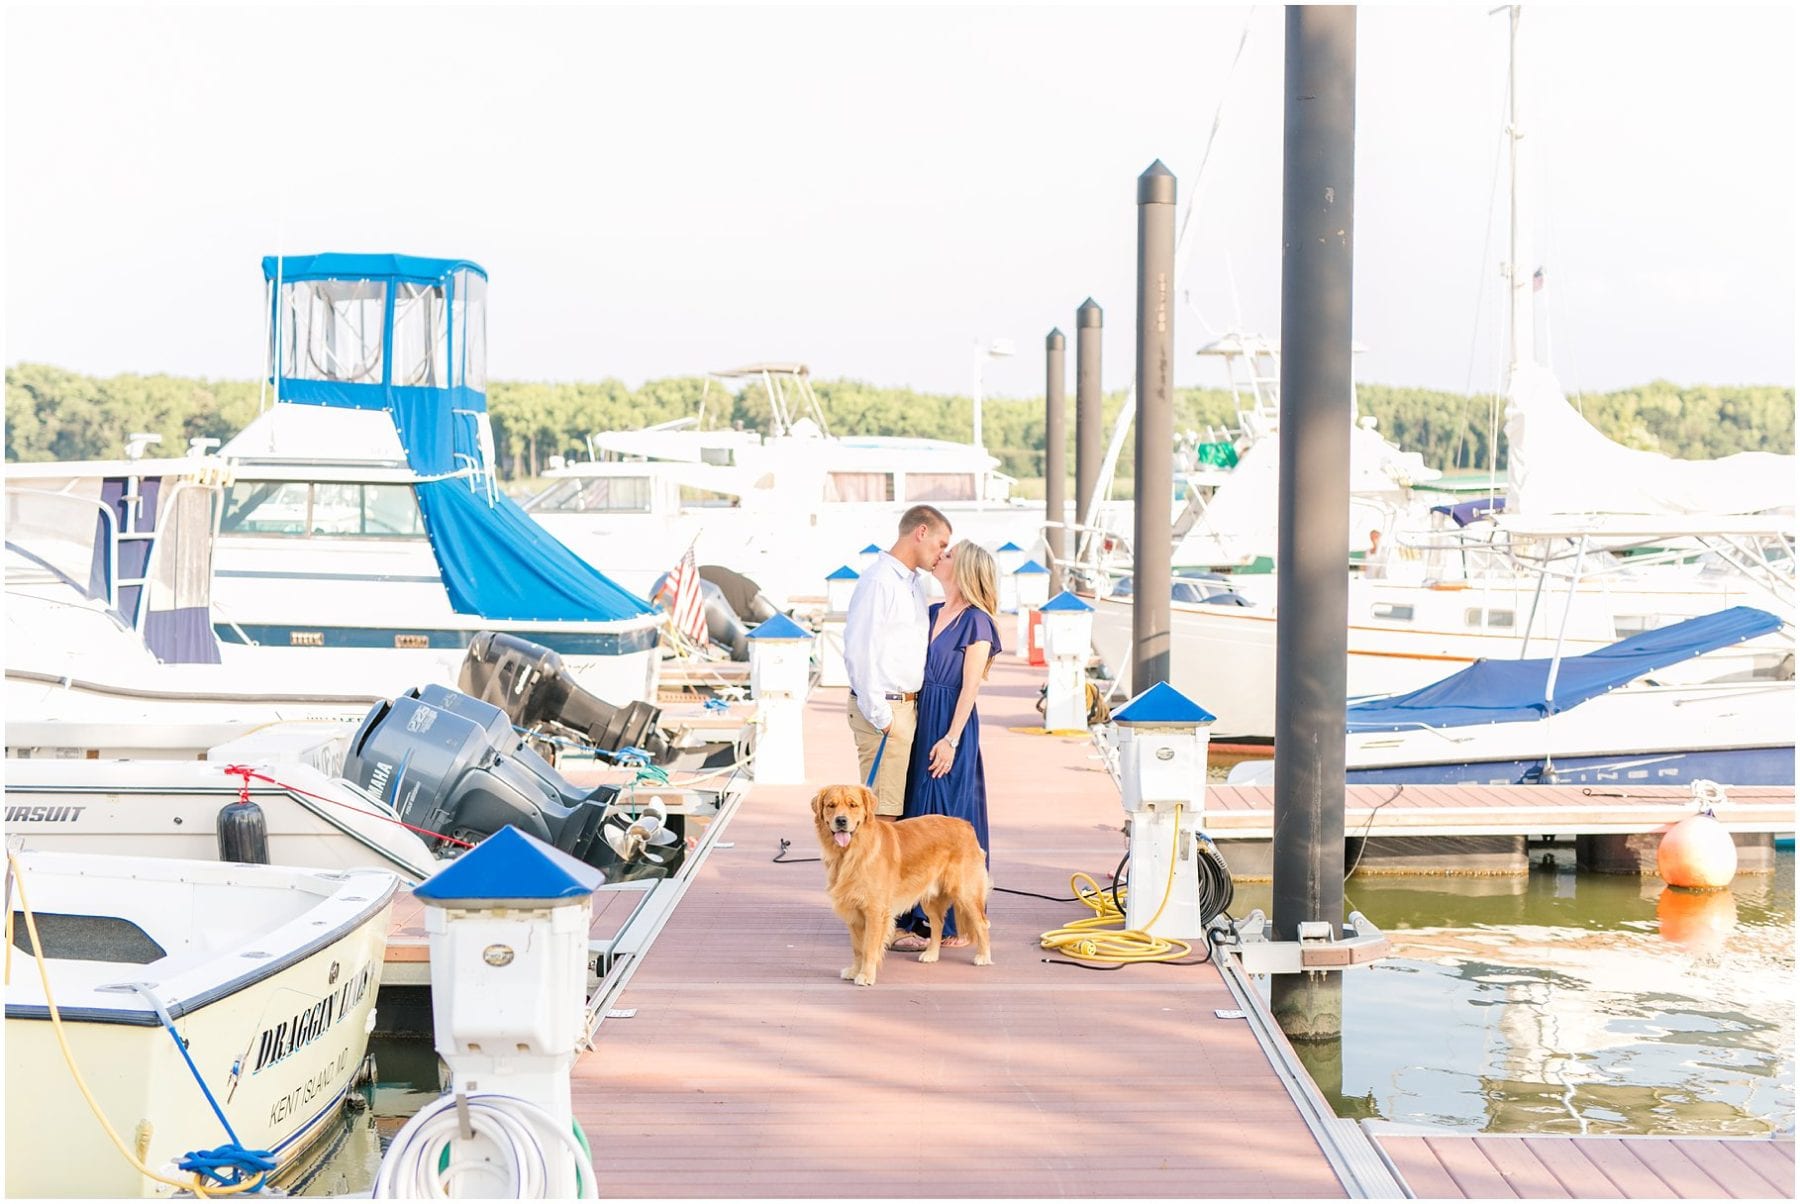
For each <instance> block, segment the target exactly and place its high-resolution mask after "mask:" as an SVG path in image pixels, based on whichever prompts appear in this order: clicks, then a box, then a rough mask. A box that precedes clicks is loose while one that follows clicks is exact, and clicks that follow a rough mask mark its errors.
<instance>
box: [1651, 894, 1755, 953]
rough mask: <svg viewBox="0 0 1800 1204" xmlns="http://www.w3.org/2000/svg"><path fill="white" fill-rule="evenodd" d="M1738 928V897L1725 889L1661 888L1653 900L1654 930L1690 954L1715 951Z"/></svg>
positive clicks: (1723, 944)
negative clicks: (1661, 890) (1702, 891)
mask: <svg viewBox="0 0 1800 1204" xmlns="http://www.w3.org/2000/svg"><path fill="white" fill-rule="evenodd" d="M1736 927H1737V900H1736V899H1735V898H1733V897H1732V894H1731V892H1730V891H1728V890H1715V891H1707V892H1705V893H1699V892H1696V891H1691V890H1677V889H1675V888H1674V887H1672V886H1665V887H1663V892H1662V894H1661V895H1660V896H1659V897H1658V898H1657V900H1656V929H1657V931H1658V932H1659V933H1660V934H1661V935H1662V938H1663V940H1665V941H1669V942H1670V943H1672V944H1676V945H1680V946H1681V947H1682V948H1684V949H1686V950H1687V951H1688V952H1690V953H1697V954H1707V953H1717V952H1718V951H1719V950H1721V949H1723V948H1724V947H1725V941H1726V938H1727V937H1729V936H1730V935H1731V930H1732V929H1733V928H1736Z"/></svg>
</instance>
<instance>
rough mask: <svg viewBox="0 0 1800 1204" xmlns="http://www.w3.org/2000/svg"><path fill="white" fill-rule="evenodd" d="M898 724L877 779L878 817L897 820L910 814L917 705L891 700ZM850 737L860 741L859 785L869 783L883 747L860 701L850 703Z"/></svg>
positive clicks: (877, 732)
mask: <svg viewBox="0 0 1800 1204" xmlns="http://www.w3.org/2000/svg"><path fill="white" fill-rule="evenodd" d="M888 706H889V707H891V708H892V709H893V712H894V723H893V726H892V727H891V728H890V729H889V731H888V742H887V750H886V751H885V752H883V753H882V754H881V772H880V773H879V774H878V775H877V776H876V778H875V813H876V814H877V815H888V816H897V815H899V814H901V813H902V812H903V811H905V810H906V767H907V764H908V763H909V762H910V761H911V760H912V745H913V727H914V726H915V725H916V724H917V722H918V717H919V711H918V706H919V704H918V703H917V702H904V701H902V700H900V699H898V698H894V699H889V700H888ZM849 715H850V734H851V735H853V736H855V737H856V760H857V764H859V765H860V766H862V776H861V777H859V778H858V779H857V781H859V782H867V781H868V780H869V770H871V769H873V768H874V767H875V750H876V749H878V748H880V747H881V731H880V730H879V729H878V728H876V726H875V725H874V724H872V723H870V722H869V721H868V719H867V718H866V717H865V716H864V715H863V713H862V708H861V707H859V706H857V705H856V699H854V698H852V699H850V700H849Z"/></svg>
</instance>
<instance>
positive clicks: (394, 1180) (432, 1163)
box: [372, 1094, 600, 1200]
mask: <svg viewBox="0 0 1800 1204" xmlns="http://www.w3.org/2000/svg"><path fill="white" fill-rule="evenodd" d="M462 1098H463V1099H464V1100H465V1101H466V1102H467V1105H468V1123H469V1127H470V1129H471V1130H472V1131H474V1132H475V1133H478V1134H480V1135H481V1136H483V1137H485V1138H487V1140H488V1142H489V1143H490V1144H491V1145H492V1146H493V1147H495V1148H497V1149H498V1150H499V1151H500V1153H501V1155H502V1157H501V1158H500V1160H499V1161H497V1162H488V1161H483V1160H478V1159H472V1158H468V1157H467V1156H466V1151H465V1156H464V1157H462V1158H460V1159H459V1158H456V1157H454V1156H452V1158H451V1160H450V1162H449V1164H448V1165H447V1166H445V1167H444V1169H443V1170H441V1171H440V1170H439V1169H438V1164H439V1162H440V1161H441V1160H442V1159H443V1158H444V1154H445V1151H446V1150H447V1149H448V1148H449V1147H450V1144H451V1141H452V1140H453V1139H454V1138H455V1137H456V1135H457V1131H458V1128H459V1126H460V1125H461V1123H462V1119H461V1118H460V1117H459V1116H458V1114H457V1096H455V1095H446V1096H444V1097H442V1098H441V1099H438V1100H436V1101H435V1102H433V1103H430V1104H427V1105H426V1106H425V1107H424V1108H422V1109H420V1110H419V1112H418V1114H417V1115H416V1116H414V1117H413V1118H412V1119H411V1120H409V1121H407V1122H406V1126H405V1127H404V1128H402V1129H401V1130H400V1132H399V1133H397V1134H395V1135H394V1140H393V1142H392V1144H390V1145H389V1146H388V1151H387V1153H386V1154H384V1155H383V1156H382V1159H381V1169H380V1170H379V1171H378V1172H377V1173H376V1176H375V1186H374V1188H373V1191H372V1195H373V1198H375V1199H377V1200H443V1199H448V1198H449V1193H448V1192H447V1191H446V1190H445V1189H446V1188H448V1187H450V1186H451V1185H452V1184H453V1183H455V1181H456V1180H457V1178H458V1177H460V1176H462V1175H466V1174H469V1173H471V1172H487V1173H489V1174H492V1173H494V1172H499V1173H502V1174H504V1175H506V1177H507V1179H506V1190H504V1191H502V1192H500V1193H498V1195H500V1196H502V1197H506V1198H510V1199H515V1200H543V1199H548V1198H549V1190H550V1161H549V1158H550V1155H549V1153H548V1152H547V1151H552V1150H561V1151H562V1152H563V1153H564V1154H566V1155H567V1156H569V1157H570V1158H571V1159H572V1160H573V1164H574V1168H573V1169H574V1170H575V1171H576V1174H577V1176H578V1178H579V1179H580V1188H579V1198H581V1199H584V1200H595V1199H599V1197H600V1193H599V1190H598V1187H597V1186H596V1184H595V1182H594V1166H593V1163H592V1162H591V1161H590V1160H589V1158H588V1155H587V1152H586V1151H585V1150H583V1149H582V1148H581V1143H580V1142H578V1141H577V1140H576V1139H575V1134H574V1132H573V1130H572V1129H571V1128H570V1127H569V1126H567V1125H564V1124H563V1123H562V1122H560V1121H558V1120H557V1119H556V1118H555V1117H553V1116H551V1115H550V1114H549V1113H548V1112H546V1111H544V1110H543V1109H542V1108H540V1107H538V1106H537V1105H536V1104H534V1103H531V1102H530V1101H529V1100H523V1099H518V1098H517V1097H514V1096H510V1095H498V1094H482V1095H469V1096H464V1097H462Z"/></svg>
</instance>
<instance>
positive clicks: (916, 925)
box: [892, 540, 1000, 952]
mask: <svg viewBox="0 0 1800 1204" xmlns="http://www.w3.org/2000/svg"><path fill="white" fill-rule="evenodd" d="M932 574H933V575H934V576H935V577H936V578H937V579H938V582H939V583H940V584H941V585H942V586H943V587H944V600H943V601H942V602H938V603H934V604H933V605H932V607H931V609H930V615H931V640H930V643H928V644H927V645H926V648H925V680H924V683H923V684H922V685H921V686H920V687H919V704H918V712H917V713H918V727H917V729H916V730H915V732H914V734H913V755H912V764H911V765H910V766H909V767H908V770H907V775H906V814H905V817H906V818H911V817H912V816H915V815H952V816H955V817H956V818H957V819H966V820H968V821H969V823H970V824H972V825H973V826H974V828H975V838H976V839H977V840H979V841H980V842H981V851H982V852H983V853H986V852H988V818H987V777H986V775H985V773H984V772H983V770H982V764H981V719H980V716H978V715H977V714H976V713H975V696H976V695H977V694H978V693H980V691H981V683H982V681H983V680H984V679H985V678H986V677H987V674H988V669H989V667H990V666H991V665H992V663H993V659H994V657H995V656H997V655H998V654H999V652H1000V629H999V624H998V623H997V622H996V621H995V618H994V614H995V612H996V611H997V610H998V609H999V598H998V594H999V590H998V581H999V574H998V572H997V571H996V569H995V567H994V557H993V554H992V553H990V552H989V551H988V550H987V549H986V548H984V547H982V546H981V545H980V544H977V543H970V542H969V541H968V540H964V541H962V542H961V543H959V544H957V545H956V546H955V547H953V548H951V549H950V551H949V553H948V554H947V555H945V556H942V557H939V559H938V563H937V567H936V568H934V569H933V570H932ZM900 926H901V928H902V929H904V930H905V931H903V932H902V933H901V934H900V936H899V937H898V938H897V939H896V940H895V942H894V944H893V946H892V947H893V948H894V949H896V950H898V951H902V952H911V951H913V950H915V949H923V948H924V947H925V938H926V937H927V936H929V935H930V931H931V930H930V926H929V924H928V922H927V921H926V919H925V912H924V911H923V909H921V908H917V907H915V908H913V911H912V915H911V916H910V917H908V918H906V919H903V920H902V921H901V924H900ZM915 942H916V944H915ZM943 943H944V944H945V945H947V946H951V947H956V946H960V945H967V944H968V943H969V938H968V937H966V936H959V935H957V931H956V912H955V910H954V909H952V910H951V911H950V913H949V914H948V915H947V916H946V917H945V919H944V942H943Z"/></svg>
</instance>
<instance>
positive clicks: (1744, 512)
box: [1094, 8, 1795, 739]
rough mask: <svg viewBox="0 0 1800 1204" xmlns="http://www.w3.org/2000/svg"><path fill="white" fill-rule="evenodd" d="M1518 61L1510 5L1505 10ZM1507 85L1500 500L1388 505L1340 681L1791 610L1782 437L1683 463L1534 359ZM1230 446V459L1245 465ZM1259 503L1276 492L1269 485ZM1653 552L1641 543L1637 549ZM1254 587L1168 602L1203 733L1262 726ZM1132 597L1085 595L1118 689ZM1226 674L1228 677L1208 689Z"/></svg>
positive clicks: (1265, 613)
mask: <svg viewBox="0 0 1800 1204" xmlns="http://www.w3.org/2000/svg"><path fill="white" fill-rule="evenodd" d="M1512 22H1513V34H1514V47H1515V53H1514V64H1513V75H1514V77H1515V78H1516V75H1517V64H1516V59H1517V54H1516V45H1517V28H1518V9H1517V8H1514V9H1513V10H1512ZM1517 104H1518V95H1517V89H1516V88H1514V89H1513V106H1514V111H1513V113H1512V119H1511V121H1510V122H1509V136H1510V138H1511V139H1512V144H1513V161H1514V169H1513V173H1512V181H1513V183H1512V199H1511V208H1512V211H1513V215H1514V221H1513V222H1512V230H1513V242H1512V246H1511V254H1510V266H1509V269H1508V285H1509V290H1510V296H1511V301H1510V305H1509V313H1510V323H1509V330H1510V333H1511V353H1510V355H1509V363H1510V369H1509V375H1508V388H1507V424H1506V430H1507V434H1508V438H1509V441H1510V448H1509V464H1508V470H1507V474H1508V475H1507V480H1506V497H1505V500H1504V505H1503V506H1502V505H1498V504H1496V503H1492V502H1490V503H1489V504H1488V505H1487V507H1485V508H1484V510H1483V511H1481V512H1475V513H1472V510H1473V509H1474V508H1471V507H1467V506H1456V505H1440V506H1435V507H1432V508H1431V509H1429V510H1427V511H1426V512H1425V513H1424V514H1423V515H1421V514H1419V513H1418V511H1417V510H1416V509H1415V510H1414V511H1412V514H1411V518H1410V519H1409V521H1408V522H1406V523H1405V524H1399V523H1396V524H1394V525H1391V526H1390V527H1389V528H1388V530H1387V532H1386V533H1385V537H1384V538H1383V539H1382V540H1381V542H1382V543H1383V544H1385V545H1386V547H1385V549H1384V551H1383V554H1382V556H1381V559H1380V564H1379V567H1378V569H1377V571H1375V572H1369V573H1362V574H1357V575H1354V576H1352V577H1351V579H1350V582H1349V585H1350V598H1349V602H1350V605H1349V614H1348V616H1347V619H1348V625H1349V649H1348V653H1349V659H1348V692H1349V694H1350V695H1351V696H1352V697H1357V696H1373V695H1389V694H1396V693H1403V692H1405V691H1408V690H1414V689H1418V688H1420V687H1422V686H1425V685H1428V684H1430V683H1431V682H1433V681H1436V680H1438V679H1439V678H1441V677H1443V676H1444V675H1445V674H1446V673H1447V672H1452V671H1454V670H1456V669H1457V668H1459V667H1461V666H1464V665H1469V664H1473V663H1474V662H1476V661H1478V660H1483V659H1507V660H1511V659H1517V658H1520V657H1524V656H1529V655H1531V654H1532V653H1533V652H1537V653H1540V654H1541V653H1543V652H1546V651H1548V652H1552V653H1553V654H1555V655H1577V654H1580V653H1586V652H1594V651H1598V650H1599V649H1601V648H1603V647H1605V646H1607V645H1609V644H1612V643H1614V642H1615V641H1617V640H1620V639H1622V638H1627V637H1629V636H1631V635H1634V634H1637V633H1640V632H1644V631H1652V630H1655V629H1657V628H1660V627H1663V626H1666V625H1668V624H1670V623H1675V622H1680V621H1682V620H1685V619H1691V618H1696V617H1698V616H1701V615H1706V614H1710V613H1714V612H1717V611H1721V610H1725V609H1728V608H1731V607H1735V606H1752V607H1757V608H1760V609H1763V610H1767V611H1770V612H1772V613H1774V614H1777V615H1779V616H1782V617H1783V618H1784V619H1786V620H1788V621H1789V622H1790V623H1791V622H1792V619H1793V615H1794V612H1795V595H1794V556H1793V545H1794V536H1795V527H1794V515H1793V504H1794V479H1795V476H1794V474H1795V460H1794V457H1793V456H1791V455H1787V456H1782V455H1773V454H1769V453H1742V454H1740V455H1738V456H1732V457H1728V458H1727V459H1725V460H1722V461H1715V462H1711V463H1706V464H1690V463H1687V462H1682V461H1676V460H1672V459H1670V458H1669V457H1666V456H1658V455H1655V454H1654V453H1647V452H1636V451H1633V450H1631V449H1628V448H1622V447H1619V446H1618V445H1616V444H1613V443H1612V441H1611V440H1609V439H1607V438H1606V437H1605V436H1604V435H1602V434H1601V433H1600V432H1599V431H1597V430H1594V429H1593V428H1592V427H1591V426H1590V425H1588V424H1587V423H1586V422H1585V420H1583V419H1582V418H1581V417H1580V415H1578V414H1576V413H1575V412H1574V411H1573V410H1572V409H1571V408H1570V407H1569V405H1568V402H1567V400H1566V399H1565V398H1564V397H1563V396H1562V392H1561V390H1560V388H1559V387H1557V386H1556V384H1555V380H1554V376H1553V375H1552V374H1551V373H1550V371H1549V369H1548V368H1546V367H1543V366H1541V365H1538V364H1536V363H1535V362H1533V353H1532V347H1533V319H1532V308H1531V307H1532V295H1533V291H1532V280H1531V273H1530V272H1529V271H1528V270H1527V267H1526V265H1527V264H1529V263H1530V255H1529V251H1528V250H1527V249H1526V247H1525V246H1524V238H1523V236H1522V234H1521V233H1520V231H1521V229H1522V228H1523V226H1524V223H1522V222H1521V221H1519V220H1517V218H1518V213H1519V210H1520V208H1521V205H1520V201H1519V194H1520V191H1521V189H1520V185H1519V176H1520V174H1521V173H1520V172H1519V170H1518V167H1517V146H1518V140H1519V138H1520V137H1521V136H1522V135H1521V133H1520V131H1521V128H1522V127H1521V124H1520V121H1519V119H1518V112H1517ZM1241 468H1242V465H1240V469H1239V470H1234V473H1235V472H1236V471H1240V470H1241ZM1269 500H1270V506H1271V509H1272V504H1273V494H1272V493H1271V494H1270V499H1269ZM1645 553H1647V554H1645ZM1232 586H1233V591H1232V592H1234V593H1235V594H1237V595H1238V596H1239V597H1240V598H1243V599H1246V600H1249V601H1251V602H1252V603H1254V604H1253V605H1248V606H1245V605H1241V604H1240V605H1232V606H1221V605H1216V604H1208V603H1198V604H1196V603H1186V602H1182V601H1179V600H1176V601H1172V602H1171V604H1170V622H1171V652H1172V656H1171V676H1172V684H1174V685H1175V686H1176V687H1177V688H1178V689H1181V690H1182V691H1184V692H1186V693H1188V694H1189V695H1190V696H1192V697H1196V698H1201V699H1204V700H1205V701H1206V705H1207V708H1208V709H1209V710H1211V711H1214V712H1215V713H1216V714H1217V715H1218V722H1217V724H1216V725H1215V728H1214V731H1215V735H1217V736H1222V737H1237V738H1249V739H1269V738H1272V737H1273V734H1274V728H1275V697H1274V682H1275V626H1276V624H1275V605H1274V589H1273V581H1272V578H1271V577H1269V576H1268V575H1262V577H1261V580H1260V581H1256V580H1252V579H1248V578H1243V577H1234V578H1233V579H1232ZM1130 606H1131V604H1130V600H1129V599H1124V598H1110V597H1105V596H1100V597H1097V598H1096V599H1095V618H1094V641H1095V648H1096V651H1097V652H1098V653H1099V654H1100V657H1101V659H1102V660H1103V662H1105V663H1106V664H1107V665H1108V666H1112V667H1114V668H1115V669H1116V670H1117V678H1116V681H1115V686H1116V688H1117V689H1118V690H1119V691H1123V692H1126V693H1129V692H1130V691H1131V689H1132V684H1131V683H1130V681H1129V680H1128V672H1129V663H1130V657H1129V655H1128V653H1129V649H1130V640H1131V609H1130ZM1792 663H1793V662H1792V645H1791V641H1787V642H1785V643H1784V641H1783V640H1782V639H1781V638H1780V637H1779V636H1770V637H1765V638H1763V639H1758V640H1751V641H1748V642H1745V643H1742V644H1736V645H1733V646H1731V647H1730V648H1728V649H1722V650H1720V651H1719V652H1717V653H1715V654H1713V655H1711V656H1708V657H1705V658H1698V659H1694V660H1690V661H1687V662H1684V663H1682V664H1680V665H1676V666H1671V667H1669V668H1668V669H1667V670H1666V671H1665V673H1666V674H1667V675H1669V676H1671V677H1672V678H1673V679H1676V680H1685V681H1699V680H1705V679H1708V678H1713V677H1740V678H1750V679H1755V678H1758V677H1765V678H1766V677H1771V676H1779V675H1781V674H1783V673H1789V674H1791V672H1792ZM1222 683H1229V688H1228V689H1222V688H1221V684H1222Z"/></svg>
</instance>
